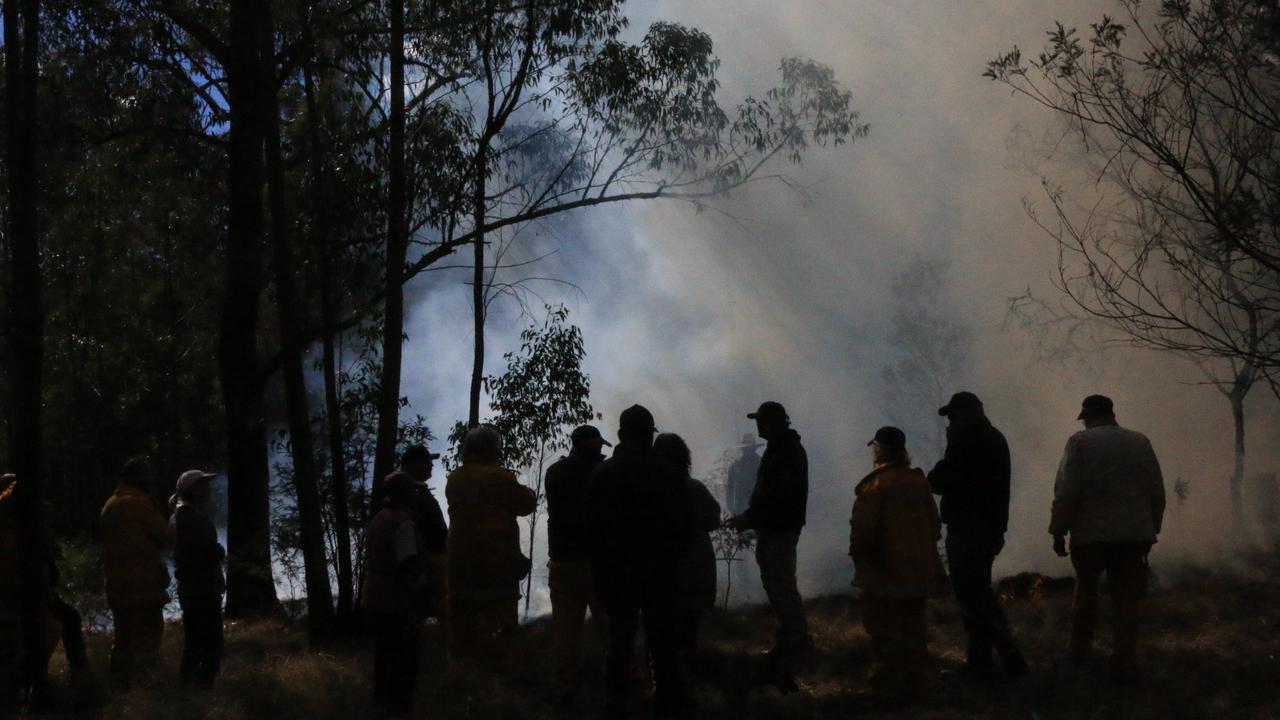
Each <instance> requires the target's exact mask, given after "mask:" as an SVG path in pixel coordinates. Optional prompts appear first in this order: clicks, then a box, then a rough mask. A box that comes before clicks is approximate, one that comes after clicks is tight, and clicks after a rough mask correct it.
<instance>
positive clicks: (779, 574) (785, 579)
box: [728, 400, 812, 684]
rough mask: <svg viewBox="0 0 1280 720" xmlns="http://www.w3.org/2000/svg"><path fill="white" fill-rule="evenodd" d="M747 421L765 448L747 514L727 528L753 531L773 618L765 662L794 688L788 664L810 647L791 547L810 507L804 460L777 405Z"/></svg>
mask: <svg viewBox="0 0 1280 720" xmlns="http://www.w3.org/2000/svg"><path fill="white" fill-rule="evenodd" d="M747 418H749V419H751V420H755V421H756V433H757V434H758V435H759V436H760V437H762V438H764V440H765V442H766V443H767V445H766V446H765V450H764V455H763V456H761V458H760V469H759V470H758V471H757V472H756V486H755V488H754V490H752V492H751V502H750V503H749V504H748V506H747V511H746V512H744V513H741V514H740V515H737V516H735V517H733V518H731V519H730V520H729V522H728V524H729V526H730V527H732V528H734V529H736V530H739V531H742V530H754V531H756V563H757V564H758V565H759V566H760V579H761V581H762V582H763V584H764V591H765V595H766V596H767V597H768V598H769V605H770V607H771V608H772V609H773V613H774V615H775V616H776V617H777V618H778V627H777V631H776V633H775V635H774V644H773V649H772V650H770V652H769V661H770V665H771V666H772V668H773V669H774V670H775V671H776V672H778V674H779V675H780V676H781V677H782V678H783V680H784V681H785V682H786V684H793V681H792V680H791V679H790V675H791V665H792V663H793V662H794V660H795V659H796V656H797V655H799V654H800V653H802V652H803V651H805V650H806V649H808V648H809V647H811V646H812V640H811V639H810V637H809V619H808V617H807V616H806V615H805V609H804V601H803V600H802V599H801V597H800V590H799V589H798V588H797V586H796V545H797V544H798V543H799V542H800V531H801V529H802V528H803V527H804V524H805V514H806V510H807V506H808V502H809V456H808V454H807V453H806V452H805V449H804V445H802V444H801V443H800V434H799V433H797V432H796V431H795V430H793V429H792V428H791V417H790V416H789V415H788V414H787V410H786V408H784V407H783V406H782V403H779V402H774V401H772V400H769V401H766V402H763V403H761V404H760V407H759V408H757V409H756V411H755V412H753V413H748V414H747Z"/></svg>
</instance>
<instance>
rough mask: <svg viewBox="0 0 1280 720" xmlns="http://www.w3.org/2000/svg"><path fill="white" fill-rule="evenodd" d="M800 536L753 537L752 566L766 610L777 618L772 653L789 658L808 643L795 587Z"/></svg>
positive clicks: (765, 533) (764, 532)
mask: <svg viewBox="0 0 1280 720" xmlns="http://www.w3.org/2000/svg"><path fill="white" fill-rule="evenodd" d="M799 542H800V533H798V532H783V531H778V530H760V531H759V532H757V533H756V563H758V564H759V566H760V582H761V583H762V584H763V585H764V593H765V595H766V596H767V597H768V598H769V607H770V608H772V609H773V614H774V615H775V616H776V617H777V618H778V629H777V632H776V633H775V635H774V650H775V651H776V652H778V653H779V654H780V655H783V656H789V655H791V654H794V651H795V650H797V649H799V648H802V647H803V646H805V645H807V644H808V642H809V618H808V616H807V615H806V614H805V609H804V601H803V600H802V599H801V597H800V590H799V588H798V587H797V586H796V545H797V544H798V543H799Z"/></svg>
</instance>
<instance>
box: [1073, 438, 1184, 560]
mask: <svg viewBox="0 0 1280 720" xmlns="http://www.w3.org/2000/svg"><path fill="white" fill-rule="evenodd" d="M1163 519H1164V477H1163V476H1162V475H1161V474H1160V462H1159V461H1158V460H1156V454H1155V451H1154V450H1152V449H1151V441H1149V440H1147V438H1146V436H1145V435H1143V434H1142V433H1139V432H1134V431H1133V430H1126V429H1125V428H1122V427H1120V426H1119V425H1115V424H1105V425H1095V426H1094V427H1091V428H1088V429H1086V430H1082V431H1080V432H1078V433H1076V434H1075V435H1072V436H1071V439H1070V440H1068V441H1067V448H1066V450H1065V451H1064V452H1063V454H1062V463H1061V464H1060V465H1059V466H1058V479H1057V482H1055V483H1054V486H1053V517H1052V519H1051V520H1050V523H1049V532H1050V533H1052V534H1054V535H1066V534H1068V533H1070V535H1071V543H1072V544H1073V545H1086V544H1089V543H1098V542H1151V543H1153V542H1155V541H1156V535H1158V534H1159V533H1160V525H1161V522H1162V521H1163Z"/></svg>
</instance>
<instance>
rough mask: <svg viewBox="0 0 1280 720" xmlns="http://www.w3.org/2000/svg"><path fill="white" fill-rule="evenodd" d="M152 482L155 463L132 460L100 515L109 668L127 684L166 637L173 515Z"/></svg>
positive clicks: (147, 661)
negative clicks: (111, 635) (111, 633)
mask: <svg viewBox="0 0 1280 720" xmlns="http://www.w3.org/2000/svg"><path fill="white" fill-rule="evenodd" d="M153 483H154V475H153V474H152V471H151V466H150V465H149V464H148V463H147V462H146V461H145V460H143V459H140V458H135V459H133V460H130V461H129V462H128V463H126V464H125V466H124V471H123V472H122V473H121V478H120V484H119V486H117V487H116V491H115V494H113V495H112V496H111V497H110V498H109V499H108V500H107V503H106V504H105V505H103V506H102V514H101V515H100V516H99V524H100V526H101V529H102V564H103V574H104V575H105V577H106V590H107V604H108V605H109V606H110V607H111V616H112V622H113V623H114V625H115V640H114V642H113V643H112V646H111V672H112V674H113V675H114V676H115V678H116V681H117V682H119V683H121V684H123V685H128V683H129V682H130V680H131V679H132V676H133V675H134V674H135V673H136V672H137V671H139V670H144V669H146V668H147V667H148V666H150V665H152V664H154V663H155V660H156V657H157V655H158V654H159V652H160V641H161V639H162V638H163V637H164V606H165V605H167V604H168V603H169V569H168V567H167V566H166V564H165V559H164V553H165V542H166V538H167V536H168V529H169V521H168V520H167V519H166V518H165V515H164V513H163V512H162V511H161V510H160V505H159V503H157V502H156V501H155V499H154V498H153V497H152V496H151V495H150V493H149V489H150V488H151V487H152V485H153Z"/></svg>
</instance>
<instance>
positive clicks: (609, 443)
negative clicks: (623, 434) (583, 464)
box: [600, 438, 613, 447]
mask: <svg viewBox="0 0 1280 720" xmlns="http://www.w3.org/2000/svg"><path fill="white" fill-rule="evenodd" d="M600 443H601V444H602V445H604V446H605V447H613V443H611V442H609V441H608V440H605V439H604V438H600Z"/></svg>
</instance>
